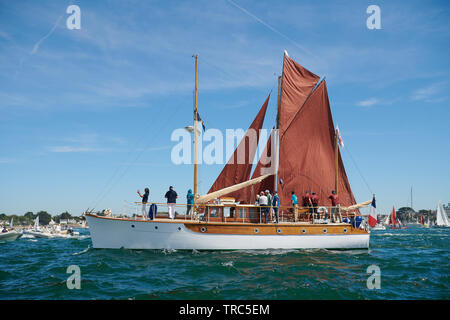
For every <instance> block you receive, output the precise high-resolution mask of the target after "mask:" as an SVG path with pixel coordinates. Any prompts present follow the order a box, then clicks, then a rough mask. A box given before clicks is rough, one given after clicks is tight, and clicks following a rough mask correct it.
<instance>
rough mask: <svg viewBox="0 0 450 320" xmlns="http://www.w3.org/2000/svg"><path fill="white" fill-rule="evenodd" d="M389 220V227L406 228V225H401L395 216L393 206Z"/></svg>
mask: <svg viewBox="0 0 450 320" xmlns="http://www.w3.org/2000/svg"><path fill="white" fill-rule="evenodd" d="M389 220H390V221H389V229H406V226H404V225H402V223H401V222H400V220H399V219H398V218H397V215H396V214H395V208H394V207H392V213H391V215H390V217H389Z"/></svg>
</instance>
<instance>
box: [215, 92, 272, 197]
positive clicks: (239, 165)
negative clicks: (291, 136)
mask: <svg viewBox="0 0 450 320" xmlns="http://www.w3.org/2000/svg"><path fill="white" fill-rule="evenodd" d="M269 98H270V94H269V96H268V97H267V99H266V101H265V102H264V104H263V105H262V107H261V110H259V112H258V114H257V115H256V118H255V120H253V123H252V124H251V125H250V128H249V129H248V130H247V132H246V134H245V136H244V137H243V138H242V140H241V142H240V143H239V145H238V147H237V148H236V150H235V151H234V153H233V155H232V156H231V157H230V159H229V160H228V162H227V164H226V165H225V167H224V168H223V170H222V172H221V173H220V175H219V176H218V177H217V179H216V181H215V182H214V184H213V185H212V186H211V189H209V191H208V193H211V192H214V191H217V190H220V189H223V188H226V187H229V186H232V185H235V184H238V183H241V182H244V181H247V180H249V179H250V173H251V171H252V164H253V159H254V158H255V153H256V148H257V146H258V142H259V130H261V128H262V125H263V122H264V117H265V115H266V110H267V105H268V103H269ZM255 133H256V141H252V139H251V134H255ZM252 142H254V143H252ZM243 148H244V149H243ZM242 151H245V161H241V160H244V159H241V157H238V155H239V154H242ZM247 191H248V189H244V190H238V191H236V192H233V193H230V194H228V195H227V196H230V197H234V198H235V199H236V201H247V200H248V199H249V197H250V195H249V194H247Z"/></svg>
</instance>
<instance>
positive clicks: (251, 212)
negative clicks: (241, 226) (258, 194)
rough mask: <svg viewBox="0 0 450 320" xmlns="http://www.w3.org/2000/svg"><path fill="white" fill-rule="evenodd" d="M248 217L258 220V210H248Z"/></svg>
mask: <svg viewBox="0 0 450 320" xmlns="http://www.w3.org/2000/svg"><path fill="white" fill-rule="evenodd" d="M248 215H249V218H250V219H259V208H252V207H250V208H248Z"/></svg>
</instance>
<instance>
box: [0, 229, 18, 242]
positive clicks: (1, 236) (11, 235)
mask: <svg viewBox="0 0 450 320" xmlns="http://www.w3.org/2000/svg"><path fill="white" fill-rule="evenodd" d="M21 236H22V233H21V232H17V231H8V232H3V233H0V242H3V241H14V240H17V239H19V238H20V237H21Z"/></svg>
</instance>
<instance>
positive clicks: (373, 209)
mask: <svg viewBox="0 0 450 320" xmlns="http://www.w3.org/2000/svg"><path fill="white" fill-rule="evenodd" d="M376 224H377V206H376V204H375V195H374V196H373V199H372V204H371V206H370V214H369V226H371V227H372V228H373V227H375V225H376Z"/></svg>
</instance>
